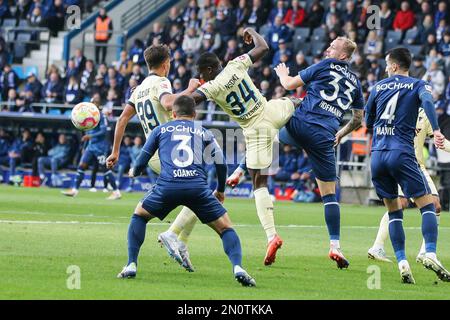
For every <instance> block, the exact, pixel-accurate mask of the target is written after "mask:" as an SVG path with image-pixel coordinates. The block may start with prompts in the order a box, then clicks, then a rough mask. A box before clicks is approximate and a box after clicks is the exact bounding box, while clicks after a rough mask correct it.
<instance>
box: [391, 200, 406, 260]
mask: <svg viewBox="0 0 450 320" xmlns="http://www.w3.org/2000/svg"><path fill="white" fill-rule="evenodd" d="M389 236H390V238H391V242H392V247H393V248H394V252H395V256H396V257H397V261H401V260H406V253H405V231H404V230H403V210H401V209H400V210H397V211H393V212H389Z"/></svg>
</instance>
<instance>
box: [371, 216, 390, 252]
mask: <svg viewBox="0 0 450 320" xmlns="http://www.w3.org/2000/svg"><path fill="white" fill-rule="evenodd" d="M388 237H389V213H388V212H386V213H385V214H384V215H383V218H381V221H380V227H379V228H378V233H377V237H376V239H375V242H374V244H373V248H374V249H384V243H385V241H386V240H387V238H388Z"/></svg>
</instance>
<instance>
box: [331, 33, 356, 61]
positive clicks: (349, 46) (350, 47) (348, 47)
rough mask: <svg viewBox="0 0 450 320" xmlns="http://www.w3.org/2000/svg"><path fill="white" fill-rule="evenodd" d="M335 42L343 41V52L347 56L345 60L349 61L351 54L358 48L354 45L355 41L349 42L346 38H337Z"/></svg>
mask: <svg viewBox="0 0 450 320" xmlns="http://www.w3.org/2000/svg"><path fill="white" fill-rule="evenodd" d="M336 40H342V41H344V48H343V49H344V52H345V54H346V55H347V58H348V59H350V58H351V57H352V55H353V53H355V51H356V48H357V47H358V45H357V44H356V42H355V41H353V40H350V39H349V38H347V37H337V38H336Z"/></svg>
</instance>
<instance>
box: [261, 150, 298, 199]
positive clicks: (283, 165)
mask: <svg viewBox="0 0 450 320" xmlns="http://www.w3.org/2000/svg"><path fill="white" fill-rule="evenodd" d="M296 170H297V154H296V153H295V151H294V150H293V149H292V147H291V146H290V145H288V144H285V145H284V146H283V152H282V153H281V154H280V159H279V167H278V168H277V171H276V173H275V175H270V176H269V178H268V180H267V188H268V189H269V193H270V194H275V181H282V182H288V181H289V180H290V178H291V176H292V174H294V172H295V171H296Z"/></svg>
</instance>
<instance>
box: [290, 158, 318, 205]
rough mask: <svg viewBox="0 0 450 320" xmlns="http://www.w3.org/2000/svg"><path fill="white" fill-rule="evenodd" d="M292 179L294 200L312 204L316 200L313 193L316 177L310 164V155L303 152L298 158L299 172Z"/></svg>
mask: <svg viewBox="0 0 450 320" xmlns="http://www.w3.org/2000/svg"><path fill="white" fill-rule="evenodd" d="M290 179H291V180H292V181H293V182H294V187H295V191H294V192H293V194H292V196H291V197H292V199H293V200H294V201H296V202H312V201H313V200H314V198H315V196H314V193H313V192H312V189H313V187H312V185H313V183H314V182H313V180H314V175H313V173H312V167H311V164H310V162H309V158H308V154H307V153H306V152H305V151H304V150H302V151H301V152H300V154H299V156H298V158H297V171H296V172H294V173H293V174H292V175H291V177H290Z"/></svg>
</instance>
